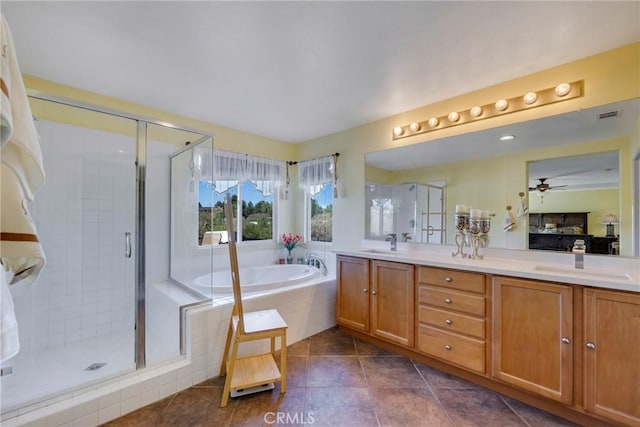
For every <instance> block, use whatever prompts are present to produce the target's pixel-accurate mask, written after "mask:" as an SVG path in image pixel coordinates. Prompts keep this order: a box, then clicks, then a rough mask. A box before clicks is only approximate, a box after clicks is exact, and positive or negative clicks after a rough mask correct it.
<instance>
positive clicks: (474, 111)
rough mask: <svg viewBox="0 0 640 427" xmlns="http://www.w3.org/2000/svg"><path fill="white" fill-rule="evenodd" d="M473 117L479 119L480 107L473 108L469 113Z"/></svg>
mask: <svg viewBox="0 0 640 427" xmlns="http://www.w3.org/2000/svg"><path fill="white" fill-rule="evenodd" d="M469 112H470V113H471V115H472V116H473V117H479V116H480V114H482V107H479V106H477V105H476V106H475V107H473V108H472V109H471V111H469Z"/></svg>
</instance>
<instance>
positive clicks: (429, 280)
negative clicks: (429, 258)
mask: <svg viewBox="0 0 640 427" xmlns="http://www.w3.org/2000/svg"><path fill="white" fill-rule="evenodd" d="M418 282H419V283H424V284H427V285H436V286H443V287H446V288H450V289H458V290H461V291H468V292H475V293H478V294H484V291H485V287H484V274H480V273H468V272H466V271H454V270H447V269H444V268H433V267H420V268H419V270H418Z"/></svg>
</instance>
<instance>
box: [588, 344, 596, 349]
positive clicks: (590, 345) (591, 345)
mask: <svg viewBox="0 0 640 427" xmlns="http://www.w3.org/2000/svg"><path fill="white" fill-rule="evenodd" d="M587 348H588V349H589V350H595V349H596V345H595V344H594V343H592V342H588V343H587Z"/></svg>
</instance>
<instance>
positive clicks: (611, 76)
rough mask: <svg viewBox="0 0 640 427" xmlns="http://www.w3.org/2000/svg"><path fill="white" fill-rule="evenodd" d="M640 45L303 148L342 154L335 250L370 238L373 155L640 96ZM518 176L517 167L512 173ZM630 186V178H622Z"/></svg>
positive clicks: (517, 242)
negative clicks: (369, 162) (565, 86)
mask: <svg viewBox="0 0 640 427" xmlns="http://www.w3.org/2000/svg"><path fill="white" fill-rule="evenodd" d="M639 62H640V43H634V44H632V45H628V46H624V47H621V48H618V49H615V50H612V51H608V52H604V53H601V54H599V55H595V56H591V57H588V58H584V59H581V60H578V61H575V62H571V63H568V64H565V65H561V66H558V67H555V68H551V69H548V70H545V71H541V72H538V73H535V74H531V75H528V76H524V77H521V78H518V79H515V80H511V81H508V82H504V83H501V84H498V85H495V86H492V87H488V88H483V89H479V90H477V91H474V92H470V93H467V94H464V95H461V96H457V97H454V98H450V99H447V100H444V101H441V102H437V103H434V104H430V105H427V106H424V107H421V108H418V109H415V110H411V111H407V112H404V113H401V114H398V115H395V116H391V117H387V118H384V119H381V120H378V121H375V122H372V123H369V124H366V125H363V126H359V127H356V128H352V129H349V130H346V131H343V132H339V133H335V134H331V135H327V136H325V137H322V138H318V139H315V140H313V141H309V142H306V143H304V144H302V145H301V146H300V147H299V151H298V157H299V158H311V157H316V156H320V155H326V154H328V153H332V152H335V151H339V152H340V163H341V164H342V165H348V166H344V167H343V168H341V169H340V168H339V172H340V184H339V190H340V194H339V196H340V198H339V199H338V200H336V201H334V206H333V212H334V218H335V220H334V232H333V235H334V247H335V248H346V247H352V246H353V245H354V244H359V242H360V241H361V240H362V239H363V236H364V229H363V228H364V227H362V226H360V225H359V224H364V209H363V206H364V181H365V164H364V159H365V155H366V153H367V152H370V151H377V150H383V149H386V148H395V147H398V146H403V145H409V144H415V143H421V142H425V141H428V140H434V139H439V138H443V137H447V136H452V135H459V134H463V133H469V132H475V131H478V130H483V129H488V128H492V127H498V126H504V125H506V124H510V123H516V122H522V121H528V120H531V119H535V118H541V117H547V116H553V115H557V114H561V113H566V112H568V111H572V110H575V109H578V108H591V107H595V106H598V105H603V104H609V103H613V102H618V101H622V100H628V99H632V98H637V97H639V96H640V79H638V75H640V64H639ZM576 80H584V84H585V88H584V96H582V97H580V98H576V99H572V100H568V101H564V102H560V103H556V104H551V105H547V106H545V107H541V108H534V109H530V110H526V111H521V112H517V113H512V114H507V115H504V116H500V117H495V118H492V119H487V120H481V121H478V122H472V123H468V124H464V125H460V126H454V127H451V128H447V129H442V130H440V131H435V132H430V133H427V134H422V135H418V136H415V137H410V138H405V139H401V140H398V141H393V140H392V139H391V129H392V128H393V127H394V126H397V125H403V124H406V123H410V122H413V121H421V120H424V119H426V118H428V117H433V116H441V115H443V114H447V113H448V112H449V111H461V110H465V109H468V108H469V107H471V106H473V105H484V104H486V103H490V102H493V101H495V100H496V99H499V98H510V97H513V96H517V95H520V94H523V93H526V92H528V91H530V90H538V89H542V88H547V87H553V86H555V85H557V84H558V83H560V82H563V81H576ZM506 172H507V173H508V174H509V176H513V175H514V173H515V172H514V170H513V168H512V167H508V170H507V171H506ZM517 175H518V176H520V179H514V180H508V181H506V182H503V184H502V188H501V189H500V191H501V195H502V198H503V200H504V204H505V205H506V202H508V201H509V202H511V203H515V202H514V200H513V195H517V194H518V192H520V191H522V188H523V187H524V185H526V184H524V185H523V182H525V181H524V175H522V172H518V173H517ZM621 179H622V180H624V179H627V182H630V181H629V180H630V176H628V175H627V176H621ZM505 238H506V239H507V240H508V241H507V242H506V243H507V246H508V247H524V246H523V244H524V241H525V238H526V235H525V234H523V233H514V234H512V235H511V234H510V235H508V236H506V237H505Z"/></svg>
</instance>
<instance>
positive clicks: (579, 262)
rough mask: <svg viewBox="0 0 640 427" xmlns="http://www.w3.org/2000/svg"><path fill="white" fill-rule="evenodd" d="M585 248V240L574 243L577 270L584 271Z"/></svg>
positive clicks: (573, 249) (577, 240) (573, 250)
mask: <svg viewBox="0 0 640 427" xmlns="http://www.w3.org/2000/svg"><path fill="white" fill-rule="evenodd" d="M585 250H586V248H585V246H584V240H581V239H576V241H575V242H573V248H572V249H571V252H573V253H574V254H575V256H576V257H575V258H576V261H575V262H576V264H575V266H576V268H580V269H583V268H584V253H585Z"/></svg>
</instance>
